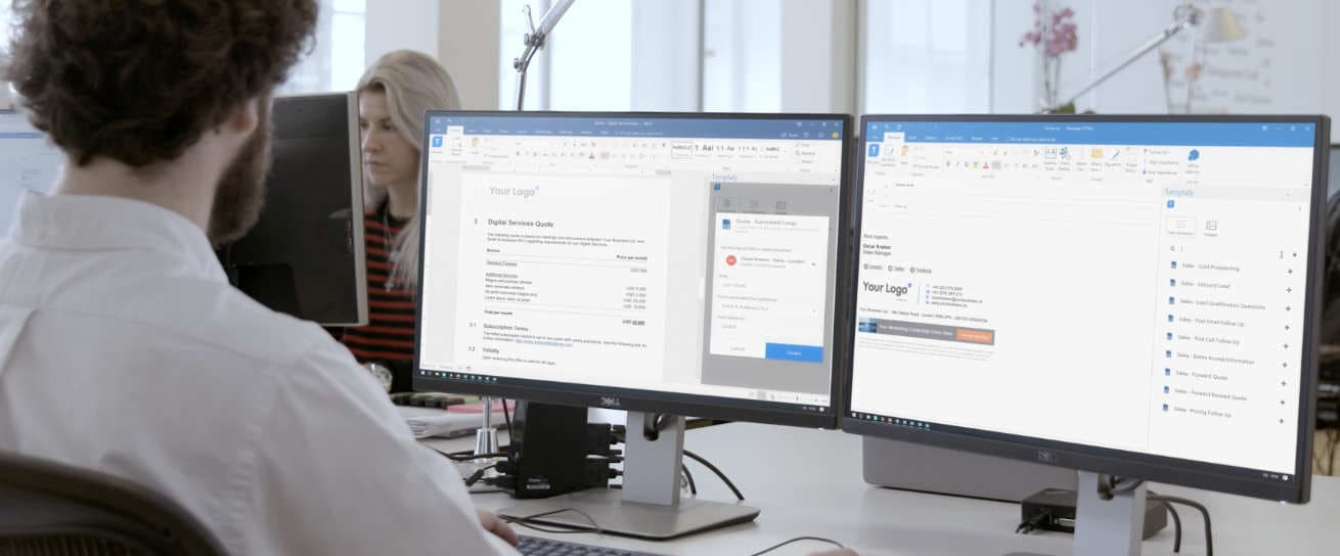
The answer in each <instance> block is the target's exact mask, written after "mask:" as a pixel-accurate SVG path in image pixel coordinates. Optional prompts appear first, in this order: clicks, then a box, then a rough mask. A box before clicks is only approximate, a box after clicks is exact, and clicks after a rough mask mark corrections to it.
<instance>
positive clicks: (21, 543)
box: [0, 451, 227, 556]
mask: <svg viewBox="0 0 1340 556" xmlns="http://www.w3.org/2000/svg"><path fill="white" fill-rule="evenodd" d="M30 555H31V556H38V555H40V556H66V555H70V556H73V555H89V556H160V555H161V556H168V555H183V556H227V553H226V552H224V550H223V547H222V545H220V544H219V542H218V540H216V539H215V538H214V536H213V535H212V534H210V532H209V530H208V529H206V528H205V527H204V526H203V525H202V524H201V523H200V522H199V521H197V520H196V519H195V518H194V517H193V516H192V515H191V514H190V513H188V512H187V511H186V510H184V509H183V508H182V507H181V506H179V505H177V504H176V503H175V502H173V501H171V500H169V499H167V498H166V497H164V496H162V495H160V494H158V493H155V492H152V491H150V490H148V489H146V488H144V487H141V486H139V485H137V484H134V483H131V482H129V481H126V480H123V479H120V478H117V477H113V476H110V475H106V474H104V473H99V472H96V471H90V470H87V469H80V468H76V467H71V466H69V465H64V464H60V463H55V462H51V461H47V460H43V459H37V458H31V457H26V456H21V455H17V454H14V453H10V452H3V451H0V556H30Z"/></svg>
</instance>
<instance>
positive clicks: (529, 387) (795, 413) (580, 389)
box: [413, 370, 837, 429]
mask: <svg viewBox="0 0 1340 556" xmlns="http://www.w3.org/2000/svg"><path fill="white" fill-rule="evenodd" d="M413 387H414V390H416V391H420V392H423V391H435V392H450V393H456V394H481V395H487V396H498V397H506V398H514V399H518V400H523V401H532V402H537V403H553V404H558V405H574V406H584V407H597V408H604V409H616V410H627V411H645V412H654V413H671V414H678V415H688V416H693V417H705V418H712V419H724V420H729V421H750V422H757V423H765V424H775V425H790V426H801V427H816V428H828V429H832V428H837V414H836V411H835V410H834V408H833V407H831V406H825V405H815V404H804V403H789V402H777V401H769V400H758V399H747V398H728V397H721V396H704V395H696V394H682V393H675V392H662V391H656V390H636V389H628V388H612V387H605V386H593V385H586V384H571V383H561V382H547V381H539V380H526V379H513V378H506V377H497V376H487V375H478V374H466V373H453V372H444V371H433V370H418V371H417V372H415V374H414V381H413Z"/></svg>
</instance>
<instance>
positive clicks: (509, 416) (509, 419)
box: [502, 399, 512, 442]
mask: <svg viewBox="0 0 1340 556" xmlns="http://www.w3.org/2000/svg"><path fill="white" fill-rule="evenodd" d="M502 404H503V421H505V422H506V423H507V441H508V442H511V441H512V412H511V410H509V409H507V400H506V399H504V400H503V401H502Z"/></svg>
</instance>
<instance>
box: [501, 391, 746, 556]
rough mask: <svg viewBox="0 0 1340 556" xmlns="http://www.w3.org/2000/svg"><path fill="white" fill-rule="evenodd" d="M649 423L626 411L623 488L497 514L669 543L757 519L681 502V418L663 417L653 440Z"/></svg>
mask: <svg viewBox="0 0 1340 556" xmlns="http://www.w3.org/2000/svg"><path fill="white" fill-rule="evenodd" d="M654 419H655V415H653V414H649V413H633V412H629V413H628V428H627V430H628V432H627V435H626V438H625V440H624V475H623V489H622V490H612V489H606V490H588V491H583V492H578V493H574V494H568V495H563V496H557V497H554V498H546V499H542V500H527V501H524V502H522V503H521V504H518V505H516V506H512V507H509V508H504V509H503V510H501V511H499V512H498V514H499V515H501V516H503V517H507V518H512V519H517V520H526V521H527V522H528V523H541V524H545V525H553V526H558V527H566V528H572V529H586V530H595V529H599V530H600V532H603V533H610V534H614V535H622V536H626V537H636V538H640V539H650V540H665V539H673V538H676V537H682V536H685V535H691V534H694V533H700V532H703V531H708V530H711V529H716V528H719V527H725V526H727V525H734V524H736V523H747V522H750V521H753V520H754V518H756V517H758V513H759V510H758V509H757V508H751V507H748V506H743V505H739V504H723V503H719V502H708V501H705V500H698V499H696V498H690V499H685V500H681V499H680V490H681V479H680V476H681V473H680V470H681V466H682V464H683V460H684V417H682V416H663V417H662V419H664V420H668V424H666V425H664V426H663V428H662V429H661V430H660V431H659V433H658V434H657V433H653V434H651V436H653V437H654V439H648V438H647V436H646V435H644V434H643V431H644V430H653V429H652V428H649V425H650V424H651V423H652V422H653V420H654ZM571 510H577V511H580V512H582V513H577V512H575V511H571ZM582 514H586V515H582ZM588 516H589V518H590V519H588ZM592 521H594V522H595V523H594V524H593V523H592Z"/></svg>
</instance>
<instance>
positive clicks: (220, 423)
mask: <svg viewBox="0 0 1340 556" xmlns="http://www.w3.org/2000/svg"><path fill="white" fill-rule="evenodd" d="M10 236H11V237H10V238H9V239H7V240H4V241H0V449H3V450H7V451H13V452H18V453H21V454H25V455H29V456H37V457H43V458H48V459H52V460H57V461H60V462H64V463H67V464H72V465H76V466H80V467H85V468H91V469H96V470H100V471H103V472H106V473H110V474H113V475H117V476H120V477H122V478H125V479H129V480H131V481H134V482H137V483H139V484H141V485H144V486H146V487H148V488H150V489H152V490H155V491H158V492H160V493H163V494H165V495H167V496H169V497H170V498H172V499H174V500H176V501H177V502H178V503H180V504H181V505H182V506H184V507H185V508H186V509H187V510H189V511H190V512H191V513H193V514H194V515H195V516H196V517H197V518H199V519H200V520H201V521H202V522H203V523H204V524H205V525H206V526H207V527H209V528H210V529H211V530H212V531H213V532H214V534H215V535H216V536H217V537H218V538H219V540H220V541H221V542H222V543H223V544H224V546H225V547H226V548H227V549H228V551H229V553H230V554H232V555H234V556H243V555H248V556H250V555H266V554H292V555H340V554H351V555H354V554H356V555H374V554H377V555H380V554H387V555H396V554H470V555H474V554H498V553H514V552H513V551H512V549H511V548H510V547H508V546H507V545H506V543H503V542H502V541H501V540H499V539H497V538H496V537H494V536H493V535H492V534H489V533H487V532H486V531H484V529H483V528H482V527H481V526H480V524H479V519H478V517H477V515H476V513H475V509H474V506H473V505H472V504H471V502H470V500H469V497H468V494H467V493H466V491H465V489H464V486H463V485H462V482H461V479H460V475H459V474H458V473H457V471H456V470H455V469H454V468H453V466H452V465H451V464H450V462H448V461H447V460H446V459H445V458H443V457H442V456H440V455H438V454H436V453H434V452H432V451H431V450H429V449H427V448H424V447H422V446H420V445H419V444H418V443H416V442H415V440H414V438H412V436H411V434H410V431H409V429H408V427H407V426H406V425H405V423H404V421H403V420H402V419H401V418H400V417H399V415H398V414H397V412H396V411H395V408H394V407H393V406H392V405H391V404H390V402H389V401H388V400H387V396H386V394H385V392H383V391H382V390H381V389H380V387H379V386H378V384H377V382H376V380H375V379H374V378H373V377H372V376H370V375H369V374H368V373H367V372H365V371H363V370H362V368H361V367H359V366H358V364H357V363H355V361H354V359H353V357H352V356H350V355H349V352H348V351H347V350H345V348H344V347H343V346H341V345H340V344H339V343H337V342H336V341H335V340H333V339H332V338H331V337H330V336H329V335H328V334H327V333H326V332H325V331H323V330H322V329H321V328H319V327H318V326H316V325H314V324H311V323H305V322H301V321H299V320H297V319H293V318H290V317H288V316H285V315H281V314H278V313H275V312H272V311H270V310H268V309H266V308H265V307H263V306H262V305H260V304H258V303H256V302H254V301H252V300H251V299H250V298H248V297H246V296H245V295H243V294H242V293H241V292H239V291H238V290H236V289H234V288H233V287H231V286H230V285H229V284H228V282H227V280H226V277H225V276H224V274H223V271H222V268H221V267H220V265H219V262H218V260H217V259H216V258H215V255H214V251H213V250H212V249H211V248H210V245H209V242H208V241H207V240H206V238H205V235H204V233H203V232H202V231H201V230H200V229H199V228H198V227H196V226H195V225H194V224H192V223H191V222H190V221H189V220H187V219H186V218H184V217H182V216H181V215H178V214H177V213H175V212H172V211H169V210H166V209H163V208H160V207H158V206H155V205H151V204H148V203H143V202H139V201H133V200H127V199H120V198H110V197H91V196H53V197H44V196H41V195H36V194H29V195H27V196H26V197H25V198H24V199H23V201H22V203H21V205H20V207H19V209H18V214H17V216H16V218H15V222H14V225H13V228H12V229H11V230H10Z"/></svg>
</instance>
